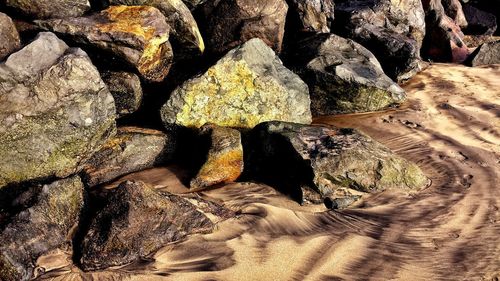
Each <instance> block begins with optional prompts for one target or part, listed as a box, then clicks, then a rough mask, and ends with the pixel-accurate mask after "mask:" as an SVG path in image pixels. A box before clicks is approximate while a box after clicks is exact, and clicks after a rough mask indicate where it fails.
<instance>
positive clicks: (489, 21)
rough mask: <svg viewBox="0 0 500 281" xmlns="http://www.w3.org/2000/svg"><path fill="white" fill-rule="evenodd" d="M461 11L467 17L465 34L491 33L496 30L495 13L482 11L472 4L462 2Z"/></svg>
mask: <svg viewBox="0 0 500 281" xmlns="http://www.w3.org/2000/svg"><path fill="white" fill-rule="evenodd" d="M463 11H464V14H465V18H466V19H467V23H468V25H467V28H466V29H465V30H464V32H466V33H467V34H476V35H493V34H494V33H495V31H496V30H497V18H496V17H495V15H493V14H491V13H488V12H485V11H482V10H480V9H478V8H476V7H474V6H472V5H469V4H464V5H463Z"/></svg>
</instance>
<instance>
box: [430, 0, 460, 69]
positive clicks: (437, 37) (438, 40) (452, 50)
mask: <svg viewBox="0 0 500 281" xmlns="http://www.w3.org/2000/svg"><path fill="white" fill-rule="evenodd" d="M422 3H423V5H424V9H425V22H426V36H425V39H424V43H423V45H422V54H423V55H424V57H425V58H426V59H430V60H433V61H437V62H463V61H464V60H465V58H467V56H468V55H469V49H468V48H467V46H466V45H465V43H464V42H463V40H462V38H463V37H464V35H463V33H462V31H461V29H460V27H459V26H458V25H457V24H456V23H455V22H454V21H453V20H452V19H451V18H450V17H448V16H447V15H446V14H445V11H444V8H443V5H441V1H439V0H423V1H422Z"/></svg>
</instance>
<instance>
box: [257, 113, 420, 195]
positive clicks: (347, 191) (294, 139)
mask: <svg viewBox="0 0 500 281" xmlns="http://www.w3.org/2000/svg"><path fill="white" fill-rule="evenodd" d="M252 140H253V146H254V150H253V151H251V153H252V154H251V157H250V159H249V161H250V162H251V164H252V165H249V166H250V167H251V168H252V169H255V175H257V176H258V177H260V178H261V179H263V180H264V181H266V182H269V183H270V184H274V185H276V184H281V185H284V186H285V187H287V188H292V187H293V188H296V189H299V188H298V186H300V185H302V184H310V185H313V186H314V188H315V189H316V190H317V191H318V192H319V193H320V194H321V195H322V196H323V197H324V198H326V197H329V198H330V199H332V196H333V197H334V198H343V197H350V196H353V195H356V193H357V192H376V191H381V190H385V189H401V190H407V191H410V190H418V189H420V188H423V187H425V186H426V184H427V181H428V180H427V178H426V177H425V176H424V174H423V173H422V171H421V170H420V169H419V168H418V166H417V165H415V164H413V163H410V162H408V161H406V160H404V159H403V158H401V157H399V156H397V155H395V154H394V153H392V152H391V151H390V150H389V149H388V148H386V147H385V146H383V145H382V144H380V143H378V142H376V141H374V140H372V139H371V138H369V137H368V136H366V135H364V134H361V133H360V132H358V131H356V130H354V129H338V128H335V127H330V126H307V125H300V124H293V123H284V122H267V123H263V124H260V125H259V126H257V127H255V129H254V132H253V139H252ZM255 147H256V148H255ZM266 174H267V175H266Z"/></svg>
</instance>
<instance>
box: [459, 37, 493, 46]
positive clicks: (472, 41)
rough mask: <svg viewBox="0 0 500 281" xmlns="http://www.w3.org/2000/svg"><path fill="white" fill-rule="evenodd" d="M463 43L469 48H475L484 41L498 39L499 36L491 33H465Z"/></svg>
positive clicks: (488, 41) (489, 41)
mask: <svg viewBox="0 0 500 281" xmlns="http://www.w3.org/2000/svg"><path fill="white" fill-rule="evenodd" d="M463 41H464V43H465V45H467V47H469V48H477V47H479V46H481V45H482V44H484V43H491V42H495V41H500V36H491V35H465V36H464V39H463Z"/></svg>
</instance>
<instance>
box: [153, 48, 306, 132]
mask: <svg viewBox="0 0 500 281" xmlns="http://www.w3.org/2000/svg"><path fill="white" fill-rule="evenodd" d="M161 115H162V119H163V123H164V124H165V125H166V126H167V127H169V126H172V125H174V124H176V125H181V126H186V127H194V128H199V127H201V126H203V125H204V124H206V123H212V124H215V125H218V126H223V127H239V128H252V127H254V126H255V125H257V124H258V123H261V122H264V121H270V120H281V121H290V122H297V123H310V122H311V111H310V99H309V90H308V87H307V85H306V84H305V83H304V82H303V81H302V80H301V79H300V78H299V76H297V75H296V74H294V73H293V72H291V71H290V70H288V69H287V68H285V67H284V66H283V64H282V63H281V61H280V59H279V58H278V57H277V56H276V54H275V53H274V52H273V51H272V49H271V48H269V47H268V46H267V45H266V44H265V43H264V42H263V41H262V40H260V39H252V40H250V41H248V42H246V43H245V44H243V45H241V46H239V47H237V48H235V49H234V50H232V51H230V52H229V53H228V54H227V55H226V56H224V57H223V58H222V59H220V60H219V61H218V62H217V63H216V64H215V65H214V66H212V67H210V68H209V69H208V70H207V72H205V73H204V74H202V75H201V76H198V77H195V78H193V79H191V80H188V81H186V82H185V83H184V84H182V85H181V86H180V87H178V88H177V89H175V90H174V91H173V93H172V94H171V96H170V99H169V100H168V101H167V103H166V104H165V105H164V106H163V107H162V109H161Z"/></svg>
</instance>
